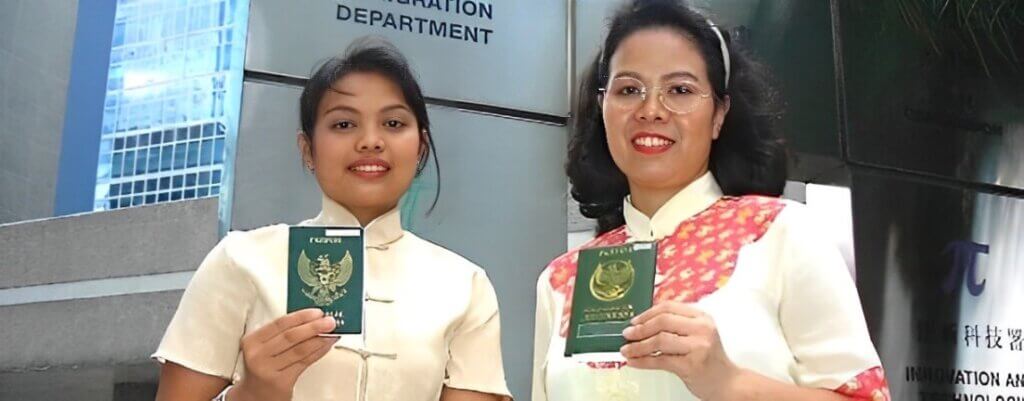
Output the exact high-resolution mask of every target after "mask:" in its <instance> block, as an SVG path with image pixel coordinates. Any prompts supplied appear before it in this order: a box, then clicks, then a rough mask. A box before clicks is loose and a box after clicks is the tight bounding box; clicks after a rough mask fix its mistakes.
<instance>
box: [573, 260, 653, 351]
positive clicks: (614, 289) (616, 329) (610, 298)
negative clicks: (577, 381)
mask: <svg viewBox="0 0 1024 401" xmlns="http://www.w3.org/2000/svg"><path fill="white" fill-rule="evenodd" d="M657 251H658V250H657V244H655V243H653V242H637V243H631V244H626V245H620V246H612V247H600V248H589V249H581V250H580V251H579V252H580V254H579V258H577V269H576V285H575V287H574V290H573V295H572V310H571V312H570V313H571V315H570V317H569V335H568V337H567V338H566V342H565V356H567V357H568V356H576V355H580V354H594V353H598V354H607V353H615V354H618V352H619V348H621V347H622V346H623V345H625V344H626V339H625V338H624V337H622V331H623V330H625V329H626V327H629V321H630V319H632V318H633V317H634V316H636V315H639V314H640V313H642V312H643V311H645V310H647V309H650V308H651V304H652V302H653V298H654V275H655V263H656V260H657V255H658V253H657ZM580 356H583V355H580ZM583 357H584V358H586V357H585V356H583Z"/></svg>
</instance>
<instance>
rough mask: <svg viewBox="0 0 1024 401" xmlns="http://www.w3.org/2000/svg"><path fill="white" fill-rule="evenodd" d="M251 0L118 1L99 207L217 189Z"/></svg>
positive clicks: (234, 119)
mask: <svg viewBox="0 0 1024 401" xmlns="http://www.w3.org/2000/svg"><path fill="white" fill-rule="evenodd" d="M247 15H248V1H247V0H118V4H117V12H116V16H115V19H114V35H113V40H112V42H111V48H110V69H109V73H108V77H107V87H106V89H107V93H106V98H105V102H104V111H103V113H104V114H103V126H102V129H101V133H100V134H101V140H100V148H99V162H98V166H97V169H96V193H95V202H94V207H93V208H94V210H109V209H118V208H124V207H130V206H139V205H148V204H153V203H157V202H167V201H175V200H181V199H194V198H201V197H207V196H215V195H219V194H220V192H221V186H220V184H221V179H222V177H223V175H224V163H225V144H226V143H227V142H228V139H229V138H233V137H234V135H235V134H236V131H237V125H238V110H239V107H240V105H239V103H240V101H241V93H242V92H241V89H242V72H243V61H244V52H245V37H246V22H247Z"/></svg>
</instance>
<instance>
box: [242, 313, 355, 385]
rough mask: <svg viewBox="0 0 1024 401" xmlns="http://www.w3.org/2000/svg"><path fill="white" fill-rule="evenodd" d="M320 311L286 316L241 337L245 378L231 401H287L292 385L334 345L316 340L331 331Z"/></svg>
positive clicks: (333, 339) (330, 322) (331, 321)
mask: <svg viewBox="0 0 1024 401" xmlns="http://www.w3.org/2000/svg"><path fill="white" fill-rule="evenodd" d="M334 325H335V322H334V319H333V318H331V317H324V312H323V311H321V310H319V309H303V310H300V311H296V312H292V313H289V314H287V315H285V316H282V317H281V318H278V319H277V320H274V321H273V322H270V323H269V324H267V325H266V326H263V327H261V328H260V329H259V330H256V331H254V332H252V333H249V334H247V335H246V336H245V337H244V338H242V356H243V357H244V358H245V376H244V377H243V378H242V381H241V382H239V383H238V385H236V386H235V387H233V388H232V389H231V391H230V393H229V394H228V399H230V400H232V401H249V400H272V401H278V400H280V401H290V400H291V398H292V390H293V388H294V387H295V382H296V381H297V380H298V379H299V375H301V374H302V372H304V371H305V370H306V368H308V367H309V365H312V364H313V363H314V362H316V361H318V360H319V359H320V358H322V357H323V356H324V355H327V352H328V351H330V350H331V347H332V346H333V345H334V343H335V342H337V340H338V339H337V338H336V337H319V336H318V334H325V333H329V332H331V330H334Z"/></svg>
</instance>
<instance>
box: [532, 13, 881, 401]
mask: <svg viewBox="0 0 1024 401" xmlns="http://www.w3.org/2000/svg"><path fill="white" fill-rule="evenodd" d="M771 100H772V99H771V92H769V91H768V88H767V85H765V73H764V72H763V70H762V68H761V67H760V66H759V65H757V64H755V63H754V62H753V61H752V60H751V59H750V58H749V56H748V55H747V54H746V53H745V52H744V51H743V50H742V49H741V48H740V46H739V44H738V43H736V42H733V41H730V37H729V35H728V32H727V31H726V30H724V29H723V28H720V27H718V26H716V25H715V24H714V23H713V22H711V21H710V20H708V19H706V18H705V17H704V16H702V15H700V14H699V13H698V12H696V11H693V10H692V9H690V8H689V7H688V6H687V5H685V4H683V2H682V1H680V0H637V1H631V2H630V3H628V4H626V5H624V6H623V8H621V9H620V10H619V11H618V12H617V13H616V14H615V15H614V17H613V18H612V20H611V24H610V28H609V32H608V35H607V37H606V38H605V40H604V44H603V47H602V52H601V54H600V55H599V56H598V58H597V59H596V60H594V63H593V65H592V66H591V68H590V70H589V71H588V73H587V74H586V75H585V76H584V78H583V82H582V84H581V90H580V96H579V103H578V105H577V115H578V120H577V122H576V125H575V127H574V132H573V137H572V139H571V141H570V145H569V157H568V158H569V161H568V165H567V172H568V175H569V180H570V183H571V185H572V196H573V197H574V198H575V199H576V200H578V201H579V203H580V211H581V212H582V213H583V215H584V216H587V217H591V218H595V219H597V221H598V223H599V229H598V231H599V233H598V234H599V235H598V236H597V238H595V239H594V240H592V241H590V242H589V243H587V244H585V245H584V246H583V247H584V248H589V247H598V246H608V245H619V244H625V243H630V242H635V241H654V242H656V243H657V249H658V254H657V262H656V276H655V287H654V306H653V307H652V308H651V309H649V310H647V311H645V312H643V313H640V314H639V315H636V316H635V317H633V318H632V319H631V320H630V324H629V326H628V328H626V329H625V330H624V332H623V336H624V337H625V339H626V340H627V344H626V345H625V346H623V347H622V348H621V349H620V350H619V352H620V353H621V355H617V356H616V357H613V358H607V360H600V359H599V360H596V361H594V360H591V361H589V362H583V361H582V360H580V359H574V358H572V357H566V356H565V355H564V350H565V345H566V336H567V335H568V331H569V330H568V322H569V318H570V311H571V301H572V293H573V287H574V284H575V276H576V267H577V266H576V263H577V256H578V251H577V250H574V251H570V252H568V253H566V254H565V255H562V256H561V257H559V258H557V259H555V260H554V261H553V262H551V264H550V265H549V266H548V267H547V268H546V269H545V270H544V272H543V274H542V275H541V277H540V279H539V280H538V283H537V292H538V299H537V323H536V334H535V350H534V376H533V400H534V401H545V400H552V401H583V400H676V401H682V400H704V401H732V400H765V401H776V400H786V401H800V400H807V401H810V400H820V401H829V400H836V401H840V400H850V399H856V400H888V399H889V394H888V388H887V384H886V381H885V376H884V373H883V370H882V367H881V363H880V361H879V357H878V355H877V352H876V351H875V349H874V345H873V344H872V342H871V339H870V337H869V335H868V330H867V326H866V323H865V321H864V315H863V311H862V309H861V306H860V301H859V298H858V295H857V291H856V288H855V286H854V283H853V280H852V279H851V277H850V274H849V272H848V270H847V268H846V265H845V263H844V261H843V259H842V257H841V256H840V254H839V251H838V250H837V249H836V248H835V246H834V245H832V244H830V243H829V242H828V241H825V240H823V239H822V235H821V233H820V232H819V231H818V230H819V229H818V228H817V227H816V226H815V222H814V221H812V220H811V219H810V218H809V216H808V212H807V211H806V210H805V209H804V208H803V207H802V205H800V204H797V203H793V202H788V201H784V200H781V199H779V198H778V196H779V195H780V194H781V193H782V189H783V186H784V184H785V179H786V158H785V150H784V147H783V145H782V142H781V141H780V139H779V138H778V137H777V136H776V134H775V132H774V131H773V128H772V120H773V119H774V118H775V117H776V114H774V113H772V110H771V108H770V107H769V106H770V105H771Z"/></svg>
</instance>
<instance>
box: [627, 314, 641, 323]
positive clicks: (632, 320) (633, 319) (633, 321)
mask: <svg viewBox="0 0 1024 401" xmlns="http://www.w3.org/2000/svg"><path fill="white" fill-rule="evenodd" d="M638 317H639V316H636V317H633V318H632V319H629V323H630V324H636V319H637V318H638Z"/></svg>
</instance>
